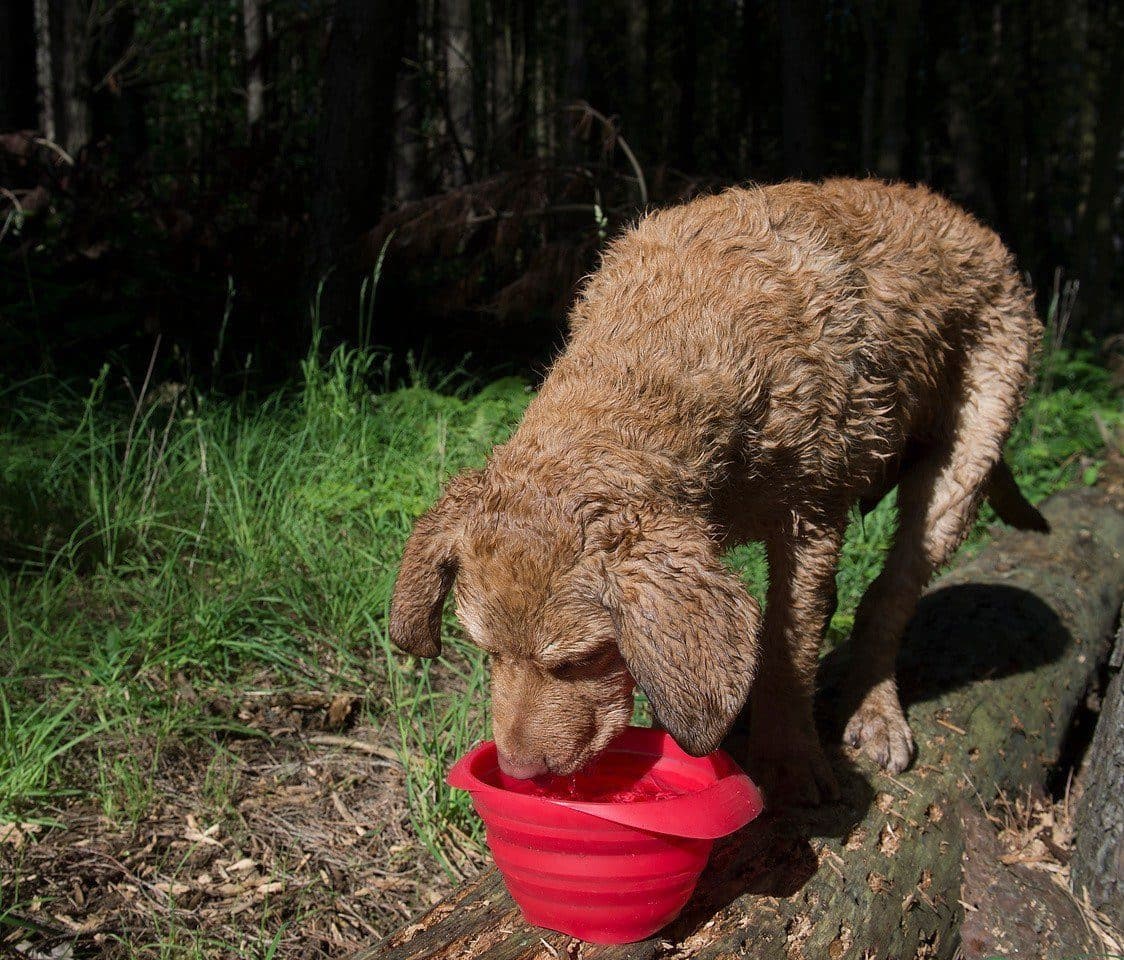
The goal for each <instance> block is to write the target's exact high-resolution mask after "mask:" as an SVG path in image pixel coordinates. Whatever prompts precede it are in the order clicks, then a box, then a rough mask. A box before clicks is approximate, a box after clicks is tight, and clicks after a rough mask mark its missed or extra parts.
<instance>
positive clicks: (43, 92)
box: [34, 0, 56, 141]
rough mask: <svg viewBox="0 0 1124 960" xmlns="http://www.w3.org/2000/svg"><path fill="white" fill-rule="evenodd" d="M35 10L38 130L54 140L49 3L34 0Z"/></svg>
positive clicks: (47, 0) (52, 69)
mask: <svg viewBox="0 0 1124 960" xmlns="http://www.w3.org/2000/svg"><path fill="white" fill-rule="evenodd" d="M34 11H35V86H36V89H37V91H38V97H37V103H38V108H39V132H40V133H42V134H43V136H44V137H46V138H47V139H48V140H52V141H53V140H55V138H56V136H55V135H56V131H55V86H54V83H53V82H52V81H53V77H54V68H53V64H52V62H51V3H50V0H34Z"/></svg>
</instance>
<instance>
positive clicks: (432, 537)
mask: <svg viewBox="0 0 1124 960" xmlns="http://www.w3.org/2000/svg"><path fill="white" fill-rule="evenodd" d="M482 483H483V473H482V472H481V471H479V470H469V471H467V472H466V473H462V474H460V475H459V476H457V477H454V478H453V479H452V480H451V481H450V482H449V485H448V486H447V487H446V488H445V492H444V494H442V496H441V499H440V500H438V501H437V503H436V504H435V505H434V506H433V508H432V509H431V510H429V511H428V512H427V513H425V514H423V515H422V516H421V517H420V518H419V519H418V522H417V523H416V524H414V530H413V533H411V534H410V539H409V540H407V541H406V550H405V552H404V553H403V554H402V566H401V567H400V568H399V570H398V579H397V580H396V581H395V584H394V596H393V598H392V599H391V602H390V639H391V641H392V642H393V643H394V644H395V646H397V647H400V648H401V649H402V650H405V651H406V652H407V653H412V654H414V656H418V657H436V656H437V655H438V654H439V653H440V652H441V610H442V608H443V607H444V605H445V597H446V596H447V595H448V593H449V588H450V587H452V585H453V578H454V577H455V576H456V574H457V541H458V538H459V533H460V530H461V524H462V522H463V520H464V516H465V513H466V512H467V511H468V510H470V509H472V507H473V506H474V504H475V501H476V500H477V498H478V497H479V494H480V490H481V487H482Z"/></svg>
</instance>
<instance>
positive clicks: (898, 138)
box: [878, 0, 921, 179]
mask: <svg viewBox="0 0 1124 960" xmlns="http://www.w3.org/2000/svg"><path fill="white" fill-rule="evenodd" d="M920 12H921V5H920V2H919V0H898V2H897V3H895V4H894V21H893V27H892V29H891V31H890V37H889V43H888V44H887V48H886V61H885V70H884V71H883V75H882V123H881V134H882V136H881V143H880V145H879V148H878V172H879V174H881V175H882V176H883V177H888V178H890V179H894V178H896V177H899V176H901V172H902V150H903V148H904V147H905V130H906V103H907V99H906V97H907V93H908V90H909V75H910V69H909V66H910V55H911V54H912V52H913V40H914V37H915V36H916V34H917V22H918V17H919V15H920Z"/></svg>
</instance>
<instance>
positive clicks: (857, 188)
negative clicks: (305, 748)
mask: <svg viewBox="0 0 1124 960" xmlns="http://www.w3.org/2000/svg"><path fill="white" fill-rule="evenodd" d="M1040 335H1041V325H1040V323H1039V321H1038V320H1037V318H1036V316H1035V312H1034V308H1033V305H1032V298H1031V294H1030V292H1029V291H1028V290H1027V288H1026V287H1025V286H1024V284H1023V283H1022V281H1021V280H1020V278H1019V275H1018V272H1017V270H1016V268H1015V264H1014V261H1013V257H1012V256H1011V254H1010V253H1009V252H1008V251H1007V249H1006V248H1005V247H1004V246H1003V244H1002V242H1001V241H1000V239H999V238H998V237H997V236H996V234H995V233H993V232H992V231H991V230H989V229H987V228H986V227H984V226H982V225H981V224H980V223H979V222H978V221H976V220H975V219H974V218H973V217H972V216H971V215H969V214H968V213H966V212H965V211H963V210H962V209H959V208H958V207H956V206H955V205H953V204H952V203H950V202H948V201H947V200H945V199H943V198H941V197H940V196H937V195H936V194H934V193H932V192H930V191H929V190H927V189H925V188H922V187H911V186H906V185H899V184H888V183H882V182H878V181H874V180H846V179H836V180H827V181H825V182H823V183H815V184H814V183H798V182H790V183H784V184H780V185H774V186H754V187H748V188H733V189H729V190H726V191H725V192H723V193H721V194H718V195H715V196H708V197H704V198H701V199H696V200H693V201H691V202H689V203H687V204H685V205H682V206H677V207H673V208H670V209H665V210H661V211H658V212H654V213H652V214H650V215H648V216H646V217H645V218H644V219H642V220H641V221H640V222H639V223H638V224H637V225H636V226H635V227H633V228H631V229H629V230H627V231H626V232H625V233H623V235H621V236H619V237H618V238H616V239H615V240H614V241H613V242H612V243H611V244H610V245H609V246H608V248H607V250H606V252H605V253H604V256H603V259H602V263H601V265H600V268H599V269H598V270H597V271H596V273H594V274H593V275H592V276H591V277H589V278H588V279H587V281H586V282H585V284H584V288H583V289H582V291H581V293H580V296H579V297H578V299H577V301H576V303H575V305H574V306H573V308H572V311H571V317H570V338H569V345H568V347H567V349H566V350H565V352H564V353H563V354H562V355H561V356H560V357H559V358H558V359H557V360H556V361H555V362H554V363H553V365H552V367H551V369H550V372H549V375H548V376H547V377H546V380H545V382H544V383H543V384H542V388H541V390H540V391H539V393H538V396H537V397H536V398H535V399H534V401H533V402H532V403H531V404H530V406H529V407H528V409H527V411H526V414H525V416H524V418H523V421H522V423H521V425H520V426H519V428H518V430H517V431H516V432H515V434H514V435H513V436H512V437H511V439H510V440H509V441H508V442H507V443H504V444H503V445H501V446H499V447H497V448H496V449H495V450H494V451H493V452H492V454H491V456H490V457H489V459H488V462H487V465H486V466H485V468H484V469H483V470H471V471H468V472H466V473H463V474H461V475H460V476H457V477H455V478H454V479H453V480H452V481H451V482H450V483H449V484H448V486H447V488H446V489H445V491H444V494H443V495H442V496H441V498H440V500H439V501H438V503H437V504H436V506H434V507H433V508H432V509H431V510H430V511H429V512H428V513H426V514H425V515H424V516H422V517H421V519H420V520H418V522H417V524H416V526H415V528H414V530H413V532H412V534H411V536H410V537H409V540H408V542H407V544H406V548H405V552H404V555H403V558H402V565H401V569H400V571H399V575H398V579H397V582H396V584H395V589H394V593H393V598H392V604H391V614H390V622H389V634H390V637H391V639H392V641H393V642H394V643H395V644H396V645H397V646H399V647H400V648H401V649H403V650H405V651H408V652H409V653H412V654H415V655H417V656H422V657H432V656H436V655H437V654H438V653H439V652H440V647H441V641H440V623H441V611H442V606H443V603H444V600H445V597H446V595H447V594H448V592H449V591H450V589H451V588H452V587H453V584H454V581H455V584H456V585H455V600H456V612H457V615H458V617H459V619H460V622H461V624H462V625H463V627H464V630H465V632H466V633H467V635H468V637H469V638H470V639H471V641H472V642H473V643H475V644H476V645H478V646H479V647H480V648H482V649H483V650H485V651H486V652H487V653H488V654H489V655H490V660H491V684H492V709H493V732H494V737H495V741H496V745H497V748H498V754H499V761H500V765H501V768H502V769H503V770H504V771H505V772H506V773H508V774H509V775H511V776H514V777H520V778H529V777H534V776H537V775H540V774H544V773H547V772H550V773H554V774H569V773H572V772H574V771H576V770H578V769H579V768H581V767H583V766H584V765H586V764H588V763H589V762H590V761H591V760H592V759H593V758H594V757H596V756H597V754H598V753H599V752H600V751H601V750H602V749H603V748H604V747H605V746H606V745H607V744H608V743H609V742H610V741H611V740H612V739H613V738H614V737H615V736H616V735H617V734H618V733H620V732H621V731H622V730H623V729H624V728H625V726H626V725H627V724H628V723H629V720H630V717H631V714H632V706H633V692H634V687H635V686H637V685H638V686H639V687H640V688H641V689H642V690H643V691H644V693H645V694H646V695H647V697H648V700H649V701H650V703H651V706H652V710H653V713H654V715H655V718H656V720H657V721H658V723H659V724H660V725H662V726H663V727H664V728H665V729H666V730H667V731H668V732H669V733H670V734H671V736H672V737H673V738H674V739H675V740H676V742H677V743H678V744H679V745H680V746H681V747H682V748H683V749H684V750H686V751H687V752H688V753H690V754H693V755H696V756H698V755H703V754H706V753H709V752H710V751H712V750H714V749H715V748H716V747H717V746H719V744H720V743H721V742H722V741H723V738H724V737H725V736H726V734H727V733H728V731H729V730H730V728H731V725H732V724H733V723H734V721H735V719H736V718H738V716H739V714H741V713H742V710H743V706H745V704H746V701H747V696H748V707H746V713H745V718H746V719H747V720H748V748H747V749H748V760H749V761H750V763H751V769H753V770H755V771H762V772H761V774H760V775H761V776H762V777H763V778H764V779H765V781H766V783H768V784H770V785H772V787H773V789H775V790H776V791H778V792H779V793H780V795H782V796H783V797H785V798H786V800H788V801H789V802H796V803H807V804H816V803H820V802H823V801H825V800H829V799H831V798H832V797H834V796H836V795H837V787H836V781H835V778H834V776H833V773H832V769H831V766H830V764H829V762H828V761H827V759H826V757H825V754H824V751H823V749H822V747H821V744H820V741H819V739H818V736H817V733H816V729H815V726H814V723H813V691H814V686H815V673H816V664H817V659H818V649H819V646H820V644H821V642H822V638H823V635H824V633H825V630H826V627H827V624H828V622H829V620H830V619H831V616H832V614H833V612H834V609H835V575H836V569H837V566H838V562H839V555H840V548H841V546H842V543H843V535H844V530H845V528H846V526H847V522H848V518H849V516H850V515H851V514H852V511H853V509H854V508H856V507H857V508H859V509H864V510H865V509H869V508H870V507H871V506H873V505H874V504H876V503H877V502H878V501H879V500H881V499H882V498H883V497H884V496H885V495H886V494H887V493H888V492H889V491H890V490H891V489H892V488H893V487H895V486H896V487H897V488H898V510H899V521H898V530H897V534H896V539H895V540H894V543H893V546H892V548H891V549H890V551H889V554H888V556H887V559H886V563H885V567H884V569H883V570H882V572H881V574H880V575H879V576H878V577H877V579H875V580H874V582H873V583H872V584H871V586H870V588H869V590H868V591H867V592H866V594H865V596H864V597H863V599H862V601H861V603H860V605H859V608H858V611H857V614H856V617H855V624H854V629H853V633H852V638H851V643H852V644H853V649H854V656H853V658H852V659H853V664H854V666H853V670H852V674H851V676H850V678H849V682H850V683H851V684H852V685H854V689H855V691H857V692H859V693H860V694H861V702H860V701H859V700H858V699H856V702H860V705H859V706H858V708H857V710H856V711H855V713H854V715H853V716H852V717H851V719H850V721H849V723H848V724H847V726H846V730H845V734H844V737H845V740H846V741H847V742H849V743H850V744H851V745H853V746H855V747H861V748H862V749H863V750H864V751H865V752H866V753H867V754H868V755H869V756H870V757H871V758H873V760H874V761H875V762H877V763H878V764H879V765H880V766H882V767H883V768H884V769H886V770H887V771H890V772H891V773H897V772H899V771H901V770H903V769H905V768H906V766H907V765H908V764H909V763H910V761H911V759H912V757H913V753H914V744H913V739H912V736H911V734H910V729H909V725H908V723H907V722H906V718H905V715H904V713H903V711H902V707H901V704H900V702H899V699H898V693H897V685H896V679H895V660H896V656H897V651H898V645H899V640H900V637H901V635H902V632H903V630H904V628H905V626H906V624H907V622H908V620H909V619H910V617H911V616H912V614H913V612H914V608H915V606H916V603H917V601H918V599H919V596H920V594H921V591H922V589H923V588H924V586H925V585H926V583H927V582H928V580H929V579H930V577H931V575H932V574H933V572H934V570H935V569H937V568H938V567H940V566H941V565H942V564H944V563H945V561H946V560H947V559H948V558H949V556H950V555H951V554H952V552H953V551H954V550H955V549H956V547H957V546H958V545H959V544H960V543H961V541H962V540H963V538H964V537H965V535H966V533H967V531H968V530H969V527H970V525H971V523H972V521H973V519H974V516H975V513H976V510H977V507H978V505H979V502H980V500H981V499H982V498H983V497H984V496H985V495H986V496H989V497H990V499H991V500H992V502H993V504H994V506H995V507H996V509H997V512H998V513H999V515H1000V516H1001V517H1002V518H1003V519H1005V520H1008V521H1010V522H1013V523H1015V524H1017V525H1019V526H1023V527H1031V528H1035V529H1045V521H1044V520H1043V519H1042V517H1041V515H1040V514H1039V513H1038V512H1037V511H1036V510H1035V509H1034V507H1032V506H1031V505H1030V504H1029V503H1027V502H1026V500H1025V499H1024V498H1023V497H1022V495H1021V494H1020V493H1019V490H1018V487H1017V486H1016V484H1015V481H1014V479H1013V477H1012V476H1011V473H1010V471H1009V470H1008V469H1007V467H1006V465H1005V464H1004V462H1003V460H1002V451H1003V446H1004V443H1005V441H1006V439H1007V436H1008V434H1009V432H1010V430H1011V427H1012V424H1013V422H1014V420H1015V418H1016V416H1017V414H1018V411H1019V409H1020V406H1021V403H1022V400H1023V396H1024V392H1025V390H1026V387H1027V384H1028V381H1029V371H1030V365H1031V361H1032V357H1033V355H1034V353H1035V350H1036V348H1037V345H1038V343H1039V340H1040ZM747 540H762V541H764V543H765V547H766V552H767V556H768V562H769V588H768V594H767V597H766V604H765V612H764V616H762V613H761V610H760V608H759V605H758V604H757V602H756V601H755V600H754V599H752V598H751V597H750V596H749V595H748V593H747V592H746V590H745V589H744V586H743V584H742V583H741V581H740V580H739V579H738V577H737V576H735V575H734V574H733V573H732V572H731V571H730V570H728V569H727V568H726V567H725V566H724V565H723V562H722V554H723V550H724V549H725V548H727V547H729V546H732V545H735V544H738V543H741V542H744V541H747ZM751 687H752V694H750V691H751Z"/></svg>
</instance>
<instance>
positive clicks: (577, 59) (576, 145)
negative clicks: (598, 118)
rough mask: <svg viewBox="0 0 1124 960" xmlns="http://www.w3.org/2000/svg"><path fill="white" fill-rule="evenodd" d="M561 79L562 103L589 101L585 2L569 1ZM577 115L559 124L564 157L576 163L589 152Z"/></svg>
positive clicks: (567, 1) (561, 120)
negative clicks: (576, 124)
mask: <svg viewBox="0 0 1124 960" xmlns="http://www.w3.org/2000/svg"><path fill="white" fill-rule="evenodd" d="M563 69H564V71H565V72H564V73H563V76H562V102H563V104H569V103H574V102H576V101H579V100H587V99H588V98H589V63H588V61H587V59H586V44H585V0H566V36H565V47H564V61H563ZM573 121H574V115H573V114H570V113H563V114H562V116H561V118H560V120H559V124H558V127H559V131H560V133H561V147H562V153H563V155H564V156H565V157H566V159H568V160H571V161H573V162H575V163H578V162H581V161H582V160H583V159H585V156H586V150H585V147H584V145H583V144H582V142H581V140H580V139H579V137H578V135H577V134H576V132H575V130H574V122H573Z"/></svg>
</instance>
